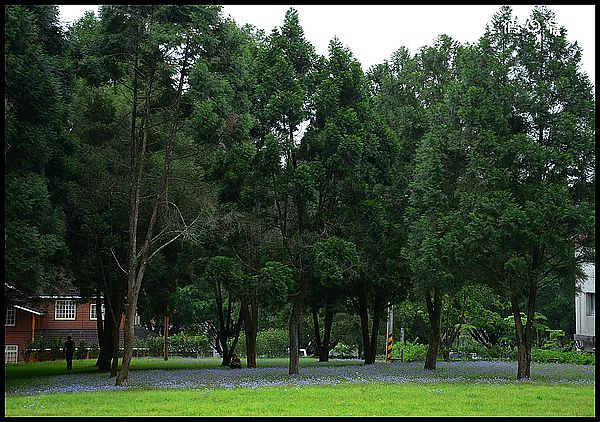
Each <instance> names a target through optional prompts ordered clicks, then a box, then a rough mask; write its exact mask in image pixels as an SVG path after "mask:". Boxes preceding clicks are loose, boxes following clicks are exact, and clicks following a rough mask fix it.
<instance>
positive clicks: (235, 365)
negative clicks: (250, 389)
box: [229, 353, 242, 369]
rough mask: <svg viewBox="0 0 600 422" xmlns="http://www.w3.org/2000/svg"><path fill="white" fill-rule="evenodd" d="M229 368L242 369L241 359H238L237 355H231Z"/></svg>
mask: <svg viewBox="0 0 600 422" xmlns="http://www.w3.org/2000/svg"><path fill="white" fill-rule="evenodd" d="M229 367H230V368H231V369H241V368H242V362H240V358H238V357H237V355H236V354H235V353H234V354H233V355H231V360H230V361H229Z"/></svg>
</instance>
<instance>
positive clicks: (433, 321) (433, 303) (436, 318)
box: [425, 289, 442, 369]
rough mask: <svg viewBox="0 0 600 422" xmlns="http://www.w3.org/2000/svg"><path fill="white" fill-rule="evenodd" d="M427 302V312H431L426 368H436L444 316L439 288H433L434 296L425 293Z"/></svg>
mask: <svg viewBox="0 0 600 422" xmlns="http://www.w3.org/2000/svg"><path fill="white" fill-rule="evenodd" d="M425 301H426V303H427V313H428V314H429V327H430V333H429V345H428V346H429V347H428V349H427V356H426V358H425V369H435V368H436V361H437V353H438V349H439V346H440V340H441V317H442V301H441V298H440V295H439V293H438V291H437V289H433V297H432V296H431V293H427V294H426V295H425Z"/></svg>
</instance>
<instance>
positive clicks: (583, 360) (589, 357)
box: [531, 349, 596, 365]
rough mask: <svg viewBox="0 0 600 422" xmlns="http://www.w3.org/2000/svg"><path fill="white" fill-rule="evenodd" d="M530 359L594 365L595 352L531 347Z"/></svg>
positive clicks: (541, 361)
mask: <svg viewBox="0 0 600 422" xmlns="http://www.w3.org/2000/svg"><path fill="white" fill-rule="evenodd" d="M531 361H532V362H540V363H548V362H551V361H556V362H558V363H575V364H577V365H595V364H596V354H595V353H588V352H561V351H555V350H545V349H533V350H532V351H531Z"/></svg>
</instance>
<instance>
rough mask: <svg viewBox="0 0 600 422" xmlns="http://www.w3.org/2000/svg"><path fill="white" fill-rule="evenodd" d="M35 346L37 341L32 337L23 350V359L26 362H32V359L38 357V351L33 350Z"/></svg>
mask: <svg viewBox="0 0 600 422" xmlns="http://www.w3.org/2000/svg"><path fill="white" fill-rule="evenodd" d="M34 348H35V342H34V341H33V340H32V339H29V340H27V342H26V343H25V350H23V353H22V354H23V359H24V360H25V362H31V361H32V360H35V358H36V353H35V351H34V350H33V349H34Z"/></svg>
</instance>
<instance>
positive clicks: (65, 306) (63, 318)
mask: <svg viewBox="0 0 600 422" xmlns="http://www.w3.org/2000/svg"><path fill="white" fill-rule="evenodd" d="M59 302H61V303H64V305H63V306H64V315H66V314H67V312H66V311H67V309H68V308H67V304H71V305H72V306H73V317H70V316H69V317H65V316H63V317H59V316H58V310H59V306H58V304H59ZM69 313H70V312H69ZM76 316H77V303H76V302H75V301H74V300H63V299H59V300H56V301H55V302H54V319H55V320H59V321H66V320H68V321H74V320H75V317H76Z"/></svg>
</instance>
